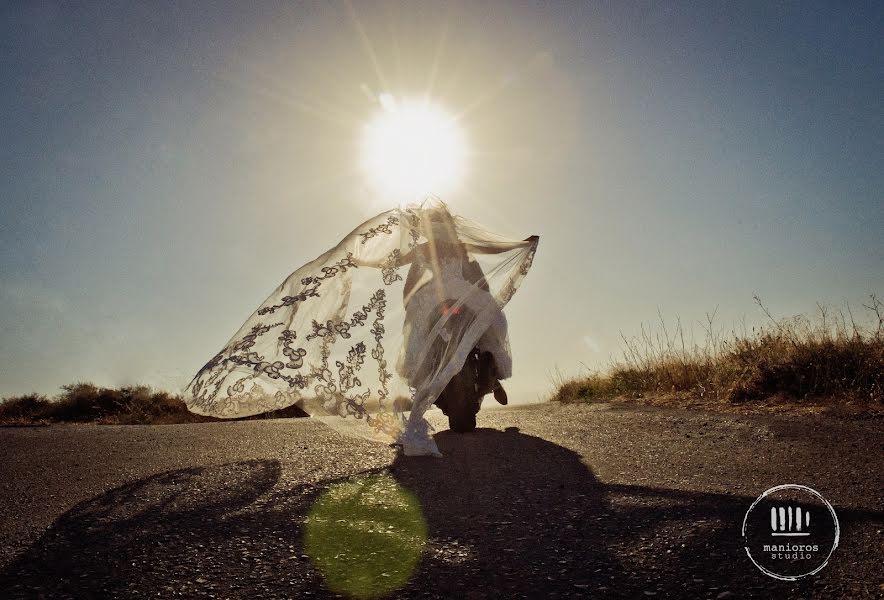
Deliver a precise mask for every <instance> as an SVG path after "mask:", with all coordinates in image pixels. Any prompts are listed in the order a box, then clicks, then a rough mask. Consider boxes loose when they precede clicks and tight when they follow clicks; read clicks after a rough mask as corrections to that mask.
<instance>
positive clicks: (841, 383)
mask: <svg viewBox="0 0 884 600" xmlns="http://www.w3.org/2000/svg"><path fill="white" fill-rule="evenodd" d="M755 300H756V302H757V304H758V305H759V307H760V308H761V310H762V311H764V313H765V315H767V317H768V319H769V323H768V325H766V326H764V327H761V328H757V329H756V328H753V329H752V330H751V331H747V330H746V328H745V326H744V327H742V329H741V330H740V331H731V332H730V333H729V334H727V335H725V334H722V333H720V332H717V331H716V330H715V328H714V327H713V324H714V319H715V315H714V314H712V315H707V322H706V323H705V324H704V327H703V328H704V330H705V338H704V341H703V343H702V344H695V343H688V342H686V340H685V332H684V329H683V328H682V325H681V322H680V321H678V322H676V325H675V327H674V329H672V330H671V331H670V329H669V328H667V326H666V323H665V321H664V320H663V319H662V317H661V319H660V325H659V326H658V327H657V328H656V330H653V329H652V328H650V327H646V326H642V328H641V334H640V335H639V336H638V337H635V338H632V339H627V338H625V337H624V338H623V343H624V350H623V358H622V359H620V360H619V361H615V362H614V363H613V364H611V365H610V367H609V368H608V369H607V370H606V371H604V372H590V373H589V374H587V375H585V376H582V377H578V378H575V379H566V378H564V377H562V376H561V374H560V373H557V374H556V375H555V376H554V378H553V385H554V386H555V391H554V392H553V395H552V397H551V399H552V400H557V401H560V402H585V401H596V400H602V399H605V400H607V399H614V398H632V399H635V398H643V399H644V398H650V397H653V401H654V402H658V403H664V404H665V403H667V402H668V403H674V404H679V403H680V404H684V402H685V400H686V399H690V401H691V402H692V403H694V404H728V405H731V406H741V405H743V406H745V405H752V404H755V405H757V404H761V403H770V402H771V401H772V400H775V401H777V402H778V403H780V404H783V403H793V404H794V403H804V404H830V405H831V404H842V405H843V404H850V405H853V406H861V407H867V408H869V409H871V410H881V409H882V408H884V303H882V302H881V301H880V300H879V299H878V298H877V297H876V296H874V295H872V296H871V297H870V302H869V304H864V305H863V308H864V314H863V315H862V316H861V318H860V319H859V320H857V319H855V318H854V315H853V311H852V310H851V309H850V307H849V306H848V307H847V310H846V314H845V311H837V313H833V311H831V310H830V309H827V308H825V307H823V306H819V307H818V313H817V314H816V315H815V316H814V317H812V318H811V317H806V316H798V317H791V318H786V319H774V318H773V317H772V316H771V314H770V312H769V311H768V310H767V309H766V308H765V306H764V305H763V304H762V302H761V300H759V299H758V298H757V297H756V298H755Z"/></svg>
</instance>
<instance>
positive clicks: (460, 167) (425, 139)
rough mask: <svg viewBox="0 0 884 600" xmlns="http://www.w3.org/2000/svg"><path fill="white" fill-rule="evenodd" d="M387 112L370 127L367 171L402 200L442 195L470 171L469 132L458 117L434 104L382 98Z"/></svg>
mask: <svg viewBox="0 0 884 600" xmlns="http://www.w3.org/2000/svg"><path fill="white" fill-rule="evenodd" d="M379 100H380V103H381V107H382V108H383V110H382V112H381V113H380V114H378V115H377V117H375V119H374V120H373V121H371V123H369V124H368V126H367V127H366V129H365V136H364V139H363V144H362V170H363V172H364V173H365V174H366V175H367V176H368V177H369V179H370V180H371V181H372V182H373V183H374V184H375V185H376V186H377V187H378V188H379V189H380V190H381V191H382V192H384V193H387V194H393V195H394V196H396V197H397V198H398V199H400V200H407V201H412V200H417V199H418V198H419V197H420V196H423V195H426V194H439V195H442V194H444V193H446V192H450V191H452V190H453V188H454V187H455V186H456V185H457V184H458V183H459V182H460V179H461V177H462V176H463V171H464V166H465V165H464V162H465V160H464V159H465V154H466V150H465V144H464V139H463V133H462V132H461V130H460V127H458V125H457V122H456V121H455V119H454V118H452V117H451V116H449V115H448V114H446V113H445V112H443V111H442V110H441V109H440V108H439V107H437V106H435V105H433V104H430V103H428V102H417V101H397V100H395V99H394V98H393V96H391V95H390V94H382V95H381V96H380V98H379Z"/></svg>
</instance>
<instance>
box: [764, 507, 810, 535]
mask: <svg viewBox="0 0 884 600" xmlns="http://www.w3.org/2000/svg"><path fill="white" fill-rule="evenodd" d="M793 515H794V519H793ZM802 519H803V521H804V522H803V523H802ZM802 529H804V531H802ZM809 529H810V511H809V510H804V511H802V510H801V507H800V506H795V507H792V506H771V507H770V531H771V535H773V536H805V535H810V531H808V530H809Z"/></svg>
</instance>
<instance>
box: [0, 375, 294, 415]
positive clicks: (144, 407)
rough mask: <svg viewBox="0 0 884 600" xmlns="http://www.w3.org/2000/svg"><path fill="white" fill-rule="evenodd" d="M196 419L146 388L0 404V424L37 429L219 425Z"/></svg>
mask: <svg viewBox="0 0 884 600" xmlns="http://www.w3.org/2000/svg"><path fill="white" fill-rule="evenodd" d="M305 415H306V413H304V411H302V410H301V409H300V408H298V407H296V406H292V407H289V408H286V409H283V410H278V411H273V412H271V413H265V414H263V415H258V416H257V417H248V418H278V417H300V416H305ZM220 420H222V419H215V418H212V417H203V416H200V415H195V414H193V413H192V412H190V411H188V410H187V406H186V405H185V403H184V399H183V398H182V397H181V396H179V395H177V394H170V393H169V392H165V391H162V390H154V389H152V388H150V387H148V386H144V385H137V386H126V387H121V388H116V389H115V388H103V387H98V386H95V385H93V384H91V383H74V384H70V385H65V386H63V387H62V393H61V394H59V395H58V396H56V397H55V398H51V399H50V398H48V397H46V396H44V395H42V394H27V395H24V396H17V397H12V398H5V399H4V400H3V402H2V403H0V424H4V425H39V424H49V423H105V424H120V425H148V424H150V425H158V424H170V423H205V422H211V421H220Z"/></svg>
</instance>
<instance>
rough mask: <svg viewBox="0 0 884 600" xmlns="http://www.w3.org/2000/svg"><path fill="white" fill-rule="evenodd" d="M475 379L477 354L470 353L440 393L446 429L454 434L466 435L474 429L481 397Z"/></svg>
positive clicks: (476, 374) (476, 375)
mask: <svg viewBox="0 0 884 600" xmlns="http://www.w3.org/2000/svg"><path fill="white" fill-rule="evenodd" d="M477 377H478V358H477V353H476V352H472V353H470V355H469V356H468V357H467V360H466V363H465V364H464V366H463V368H462V369H461V370H460V372H459V373H458V374H457V375H455V376H454V377H452V378H451V381H449V382H448V385H447V386H446V387H445V390H444V391H443V392H442V396H443V398H442V402H441V404H442V406H444V412H445V414H446V415H448V427H449V428H450V429H451V430H452V431H454V432H457V433H467V432H470V431H473V430H474V429H476V413H478V412H479V408H480V405H481V402H482V396H481V395H479V394H478V393H477V385H476V384H477ZM437 404H440V403H437Z"/></svg>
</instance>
